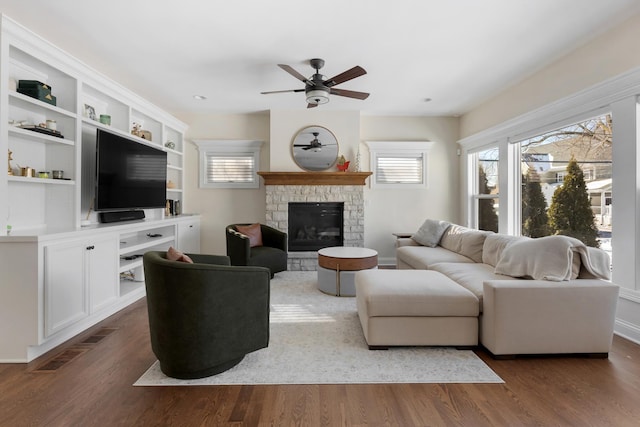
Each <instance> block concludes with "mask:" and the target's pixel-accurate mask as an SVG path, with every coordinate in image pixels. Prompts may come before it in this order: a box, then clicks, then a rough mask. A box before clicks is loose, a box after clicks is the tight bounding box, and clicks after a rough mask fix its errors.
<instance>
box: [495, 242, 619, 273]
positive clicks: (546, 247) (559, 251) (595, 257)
mask: <svg viewBox="0 0 640 427" xmlns="http://www.w3.org/2000/svg"><path fill="white" fill-rule="evenodd" d="M577 255H579V257H580V258H579V259H580V261H581V262H582V265H583V266H584V267H585V269H586V270H587V271H588V272H589V273H590V274H591V275H593V277H594V278H596V279H604V280H609V279H610V278H611V265H610V260H609V255H608V254H607V253H606V252H605V251H603V250H601V249H597V248H590V247H588V246H586V245H585V244H584V243H582V242H581V241H580V240H578V239H574V238H573V237H568V236H547V237H540V238H537V239H526V240H520V241H517V242H514V243H512V244H509V245H508V246H507V247H506V248H505V249H504V251H503V252H502V256H501V257H500V260H498V263H497V264H496V268H495V272H496V273H498V274H505V275H508V276H513V277H530V278H532V279H536V280H551V281H554V282H559V281H562V280H571V279H575V278H576V277H577V276H578V271H579V266H580V264H579V263H578V262H577V261H578V260H577V259H574V257H575V256H577Z"/></svg>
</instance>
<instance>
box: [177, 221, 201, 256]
mask: <svg viewBox="0 0 640 427" xmlns="http://www.w3.org/2000/svg"><path fill="white" fill-rule="evenodd" d="M177 246H178V249H180V251H182V252H186V253H190V254H198V253H200V219H199V218H195V219H192V220H189V221H184V222H179V223H178V239H177Z"/></svg>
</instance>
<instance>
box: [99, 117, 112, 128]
mask: <svg viewBox="0 0 640 427" xmlns="http://www.w3.org/2000/svg"><path fill="white" fill-rule="evenodd" d="M100 123H102V124H103V125H107V126H111V116H110V115H108V114H100Z"/></svg>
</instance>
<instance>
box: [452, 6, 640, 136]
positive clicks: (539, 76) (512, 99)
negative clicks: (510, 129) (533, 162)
mask: <svg viewBox="0 0 640 427" xmlns="http://www.w3.org/2000/svg"><path fill="white" fill-rule="evenodd" d="M638 40H640V15H636V16H634V17H632V18H630V19H628V20H627V21H626V22H623V23H622V24H620V25H618V26H617V27H616V28H614V29H613V30H611V31H609V32H607V33H604V34H602V35H601V36H599V37H597V38H595V39H594V40H592V41H591V42H590V43H588V44H586V45H584V46H583V47H581V48H580V49H577V50H575V51H573V52H571V53H570V54H568V55H566V56H565V57H563V58H561V59H559V60H558V61H556V62H555V63H553V64H551V65H550V66H548V67H546V68H544V69H542V70H541V71H539V72H537V73H536V74H534V75H532V76H531V77H529V78H527V79H526V80H524V81H522V82H521V83H519V84H517V85H515V86H513V87H510V88H507V89H506V90H505V91H504V92H502V93H500V94H498V95H497V96H495V97H494V98H492V99H490V100H488V101H487V102H485V103H484V104H482V105H480V106H479V107H477V108H475V109H474V110H473V111H471V112H469V113H467V114H465V115H463V116H462V117H461V119H460V137H461V138H464V137H467V136H469V135H473V134H475V133H477V132H479V131H481V130H483V129H486V128H488V127H491V126H494V125H497V124H499V123H502V122H504V121H505V120H507V119H510V118H513V117H516V116H519V115H521V114H524V113H526V112H529V111H531V110H534V109H536V108H539V107H541V106H543V105H546V104H549V103H550V102H553V101H555V100H557V99H561V98H564V97H566V96H569V95H571V94H573V93H576V92H578V91H580V90H582V89H584V88H587V87H589V86H592V85H594V84H596V83H600V82H602V81H604V80H607V79H609V78H612V77H614V76H617V75H619V74H621V73H623V72H625V71H628V70H630V69H633V68H636V67H640V43H638Z"/></svg>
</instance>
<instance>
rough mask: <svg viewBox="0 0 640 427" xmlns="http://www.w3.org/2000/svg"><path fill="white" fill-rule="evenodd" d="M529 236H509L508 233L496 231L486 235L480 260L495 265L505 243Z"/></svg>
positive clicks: (505, 245)
mask: <svg viewBox="0 0 640 427" xmlns="http://www.w3.org/2000/svg"><path fill="white" fill-rule="evenodd" d="M529 238H530V237H524V236H511V235H509V234H498V233H493V234H490V235H488V236H487V238H486V239H485V241H484V245H483V246H482V262H483V263H485V264H489V265H492V266H494V267H495V266H496V264H497V263H498V261H499V260H500V257H501V256H502V252H503V251H504V248H505V247H507V245H509V244H511V243H513V242H517V241H520V240H526V239H529Z"/></svg>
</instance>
